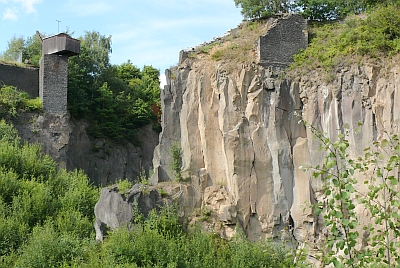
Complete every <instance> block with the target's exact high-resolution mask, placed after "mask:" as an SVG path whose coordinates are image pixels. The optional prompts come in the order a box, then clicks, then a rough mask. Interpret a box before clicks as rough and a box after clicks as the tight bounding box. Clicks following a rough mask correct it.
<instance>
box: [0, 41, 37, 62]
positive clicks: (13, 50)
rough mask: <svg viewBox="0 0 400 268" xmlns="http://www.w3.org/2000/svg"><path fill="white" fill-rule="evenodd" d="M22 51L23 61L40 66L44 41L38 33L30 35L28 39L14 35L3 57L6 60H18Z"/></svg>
mask: <svg viewBox="0 0 400 268" xmlns="http://www.w3.org/2000/svg"><path fill="white" fill-rule="evenodd" d="M20 53H22V62H25V61H27V62H28V63H30V64H32V65H35V66H39V60H40V57H41V56H42V41H41V40H40V38H39V36H37V35H36V34H34V35H32V36H31V37H28V38H27V39H26V40H25V39H24V38H23V37H18V38H17V37H16V36H14V37H13V38H11V40H10V41H8V44H7V49H6V51H4V52H3V53H2V58H3V59H4V60H5V61H16V60H17V59H18V57H19V55H20Z"/></svg>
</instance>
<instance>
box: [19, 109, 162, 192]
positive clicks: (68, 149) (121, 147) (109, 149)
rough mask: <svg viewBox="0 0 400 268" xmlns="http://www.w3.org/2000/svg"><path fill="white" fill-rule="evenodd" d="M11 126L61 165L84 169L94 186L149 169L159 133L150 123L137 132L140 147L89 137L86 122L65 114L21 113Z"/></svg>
mask: <svg viewBox="0 0 400 268" xmlns="http://www.w3.org/2000/svg"><path fill="white" fill-rule="evenodd" d="M14 125H15V127H16V128H17V129H18V131H19V134H20V136H21V138H22V139H23V140H25V141H28V142H38V143H40V144H41V145H42V148H43V151H44V152H45V153H47V154H49V155H50V156H51V157H52V158H53V159H54V160H55V161H57V163H58V166H59V167H60V168H67V169H68V170H74V169H83V170H84V171H85V173H86V174H87V175H88V176H89V178H90V179H91V180H92V182H93V183H94V184H96V185H107V184H111V183H114V182H115V181H116V180H118V179H124V178H128V179H130V180H131V181H133V180H134V179H136V178H137V177H138V176H139V174H140V172H141V171H142V170H144V171H148V170H149V169H151V166H152V158H153V151H154V148H155V146H156V145H157V143H158V133H157V132H155V131H154V130H153V129H152V127H151V125H148V126H146V127H144V128H142V129H141V130H140V131H139V135H138V136H140V141H141V146H140V147H139V146H134V145H133V144H131V143H116V142H112V141H109V140H106V139H91V138H89V136H88V135H87V133H86V129H87V126H88V124H87V123H86V122H84V121H75V120H71V119H70V117H69V116H68V115H61V116H55V115H50V114H21V115H20V116H19V117H18V118H17V119H15V120H14Z"/></svg>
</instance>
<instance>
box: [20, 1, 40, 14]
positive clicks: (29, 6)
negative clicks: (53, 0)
mask: <svg viewBox="0 0 400 268" xmlns="http://www.w3.org/2000/svg"><path fill="white" fill-rule="evenodd" d="M14 2H15V3H20V4H21V5H22V7H23V8H24V10H25V12H26V13H35V12H36V9H35V8H34V7H33V6H34V5H37V4H40V3H41V2H42V0H14Z"/></svg>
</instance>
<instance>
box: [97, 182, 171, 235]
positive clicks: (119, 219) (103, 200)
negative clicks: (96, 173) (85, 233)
mask: <svg viewBox="0 0 400 268" xmlns="http://www.w3.org/2000/svg"><path fill="white" fill-rule="evenodd" d="M147 188H148V189H147ZM167 203H168V202H167V201H166V200H164V199H163V198H162V197H161V195H160V194H159V193H158V192H157V191H156V190H155V189H153V188H149V187H148V186H144V185H139V184H135V185H134V186H133V187H132V188H131V189H130V190H129V191H127V192H125V193H120V192H119V190H118V187H117V186H114V187H108V188H103V189H102V190H101V194H100V199H99V201H98V202H97V203H96V206H95V207H94V214H95V216H96V222H95V224H94V226H95V230H96V240H97V241H102V240H103V238H104V237H105V236H106V234H107V229H110V230H114V229H115V228H119V227H127V228H129V227H130V224H131V223H132V221H133V217H134V216H135V215H134V213H133V212H134V209H137V211H138V212H139V213H141V214H142V215H144V216H147V215H148V213H149V212H150V211H151V210H152V209H158V208H159V207H161V206H163V205H165V204H167ZM135 205H136V206H137V207H136V208H135Z"/></svg>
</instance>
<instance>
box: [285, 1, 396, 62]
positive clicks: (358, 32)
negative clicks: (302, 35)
mask: <svg viewBox="0 0 400 268" xmlns="http://www.w3.org/2000/svg"><path fill="white" fill-rule="evenodd" d="M366 15H367V16H366V17H358V16H353V17H349V18H347V19H346V20H345V21H344V23H333V24H314V25H313V26H312V27H310V29H309V31H310V33H309V34H310V36H311V40H310V44H309V45H308V47H307V48H306V49H305V50H304V51H302V52H300V53H299V54H297V55H295V57H294V60H295V63H294V65H293V66H292V68H297V67H301V68H306V69H307V70H311V69H316V68H320V67H322V68H324V69H325V70H330V69H332V68H333V67H335V66H338V65H340V64H342V63H349V62H351V61H354V60H359V59H361V58H362V57H365V56H366V57H369V58H375V59H378V58H382V57H383V58H385V57H387V56H390V55H394V54H396V53H398V52H399V51H400V3H397V4H389V5H382V6H377V7H376V8H374V9H373V10H371V11H370V12H369V13H367V14H366Z"/></svg>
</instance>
